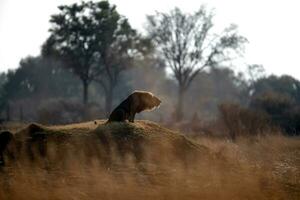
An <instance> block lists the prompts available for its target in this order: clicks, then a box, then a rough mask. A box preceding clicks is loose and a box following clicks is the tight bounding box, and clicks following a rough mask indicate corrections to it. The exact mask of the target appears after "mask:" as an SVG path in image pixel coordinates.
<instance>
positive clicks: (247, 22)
mask: <svg viewBox="0 0 300 200" xmlns="http://www.w3.org/2000/svg"><path fill="white" fill-rule="evenodd" d="M73 2H79V1H76V0H0V71H6V70H7V69H9V68H16V67H18V63H19V61H20V59H21V58H24V57H26V56H28V55H34V56H35V55H38V54H39V52H40V47H41V45H42V43H43V42H44V41H45V40H46V38H47V37H48V35H49V33H48V29H49V27H50V24H49V19H50V15H51V14H54V13H57V12H58V9H57V6H58V5H61V4H69V3H73ZM110 2H111V3H113V4H116V5H117V9H118V11H119V12H120V13H121V14H123V15H125V16H126V17H128V18H129V21H130V23H131V24H132V26H133V27H134V28H137V29H139V30H142V29H143V24H144V22H145V19H146V18H145V15H146V14H153V13H155V11H169V10H170V9H172V8H173V7H175V6H177V7H180V8H181V9H182V10H184V11H187V12H191V11H195V10H196V9H198V8H199V7H200V5H201V4H203V3H206V4H207V6H208V7H211V8H215V13H216V16H215V24H216V26H217V27H219V28H222V27H225V26H226V25H229V24H230V23H235V24H237V25H238V26H239V30H240V34H242V35H244V36H245V37H247V38H248V40H249V42H250V43H249V44H247V46H246V52H245V58H244V61H243V62H244V63H248V64H254V63H255V64H263V65H264V67H265V68H266V71H267V73H269V74H270V73H275V74H278V75H280V74H290V75H292V76H294V77H297V78H298V79H300V60H299V58H298V57H300V50H299V48H300V11H299V10H300V1H299V0H243V1H242V0H226V1H225V0H149V1H146V0H144V1H142V0H111V1H110Z"/></svg>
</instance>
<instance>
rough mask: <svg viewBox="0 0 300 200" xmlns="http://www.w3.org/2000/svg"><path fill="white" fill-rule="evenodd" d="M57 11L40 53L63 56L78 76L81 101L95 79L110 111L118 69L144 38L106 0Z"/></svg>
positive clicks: (120, 68) (124, 63) (75, 5)
mask: <svg viewBox="0 0 300 200" xmlns="http://www.w3.org/2000/svg"><path fill="white" fill-rule="evenodd" d="M59 10H60V13H59V14H56V15H52V17H51V20H50V22H51V23H52V28H51V29H50V32H51V36H50V37H49V39H48V40H47V41H46V43H45V45H44V48H43V52H44V54H46V55H56V56H59V57H60V58H63V60H64V61H65V63H67V66H68V67H69V68H71V69H72V71H73V72H74V73H75V74H76V75H77V76H78V77H79V78H80V79H81V81H82V84H83V102H84V104H86V103H87V101H88V87H89V85H90V83H91V82H92V81H93V80H96V79H97V81H98V82H99V83H100V84H101V86H102V87H103V90H104V91H105V95H106V97H107V98H108V99H107V101H106V102H107V107H108V108H107V110H108V111H109V110H110V109H111V108H110V107H111V105H110V102H111V101H112V94H113V89H114V87H115V85H116V83H117V82H118V78H119V75H120V72H121V71H123V70H124V69H126V67H128V65H130V62H131V60H132V58H133V56H134V55H135V54H137V48H138V47H140V46H142V44H144V43H147V41H146V40H143V39H141V37H140V36H138V34H137V33H136V31H135V30H134V29H132V28H131V26H130V24H129V23H128V20H127V19H126V18H125V17H123V16H121V15H120V14H119V13H118V12H117V10H116V6H112V5H110V4H109V2H108V1H100V2H91V1H90V2H81V3H80V4H77V3H74V4H72V5H70V6H67V5H65V6H60V7H59ZM141 50H143V48H141Z"/></svg>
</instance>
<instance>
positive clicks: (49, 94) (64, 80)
mask: <svg viewBox="0 0 300 200" xmlns="http://www.w3.org/2000/svg"><path fill="white" fill-rule="evenodd" d="M213 16H214V13H213V12H212V11H211V10H208V9H207V8H206V7H205V6H202V7H201V8H200V9H199V10H198V11H196V12H195V13H183V12H182V11H181V10H180V9H179V8H175V9H174V10H172V11H171V12H169V13H156V14H155V15H152V16H148V17H147V26H146V27H147V29H146V34H141V33H139V32H138V31H137V30H135V29H133V28H132V27H131V25H130V23H129V21H128V20H127V18H126V17H124V16H122V15H120V14H119V13H118V11H117V9H116V6H114V5H111V4H110V3H109V2H108V1H100V2H81V3H79V4H77V3H75V4H72V5H64V6H59V12H58V13H57V14H54V15H52V16H51V18H50V23H51V28H50V29H49V32H50V36H49V38H47V40H46V41H45V42H44V44H43V45H42V49H41V54H40V55H39V56H37V57H27V58H25V59H22V60H21V61H20V65H19V67H18V68H17V69H16V70H11V71H8V72H6V73H3V74H1V76H0V85H1V90H0V95H1V96H0V109H1V114H2V120H20V121H37V122H41V123H48V124H58V123H71V122H78V121H83V120H89V119H95V118H105V117H106V116H107V115H108V114H109V112H110V111H111V110H112V108H113V107H114V106H115V105H116V104H118V103H119V102H120V101H121V100H122V99H124V98H125V97H126V96H127V95H128V94H130V93H131V92H132V91H133V90H147V91H151V92H153V93H155V94H156V95H157V96H159V97H160V98H161V99H162V101H163V104H162V106H161V108H160V109H159V110H157V111H155V112H150V113H144V114H142V117H143V118H148V119H151V120H155V121H161V122H164V123H173V122H182V121H189V120H191V119H193V120H195V119H201V120H205V121H208V120H212V119H215V118H217V116H218V115H221V116H223V119H225V118H226V117H227V118H228V117H232V116H231V115H230V114H229V113H231V114H232V113H236V114H235V115H234V116H239V114H240V113H243V112H241V110H242V109H249V110H251V111H253V112H254V113H256V114H259V113H263V114H261V115H263V116H266V118H267V119H268V120H267V121H268V123H270V124H272V125H274V126H278V127H280V128H282V129H283V130H284V131H285V132H287V133H289V134H297V133H298V131H299V125H298V124H299V123H298V122H299V103H300V88H299V87H300V85H299V81H298V80H295V79H294V78H292V77H290V76H282V77H276V76H269V77H266V76H264V75H263V73H262V71H263V70H262V69H263V68H262V67H261V66H259V65H249V68H248V69H249V70H248V73H247V77H250V78H247V79H246V78H245V75H243V74H235V73H234V71H233V70H231V69H230V68H228V67H227V66H228V64H230V61H231V60H232V59H233V58H234V57H236V56H239V55H241V54H242V53H243V48H244V45H245V44H246V43H247V39H246V38H244V37H243V36H241V35H239V34H238V29H237V26H235V25H229V26H228V27H227V28H225V29H224V30H223V31H222V32H221V33H217V32H215V31H214V23H213ZM224 103H226V104H224ZM221 104H223V105H221ZM219 111H221V112H219ZM227 123H230V120H229V121H228V122H227ZM241 123H242V122H240V124H241ZM245 126H246V125H245Z"/></svg>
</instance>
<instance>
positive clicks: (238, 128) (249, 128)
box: [219, 103, 270, 140]
mask: <svg viewBox="0 0 300 200" xmlns="http://www.w3.org/2000/svg"><path fill="white" fill-rule="evenodd" d="M219 112H220V120H221V122H222V124H223V127H224V128H225V131H226V132H227V134H228V135H229V137H230V138H231V139H232V140H235V139H236V137H237V136H240V135H248V136H249V135H259V134H263V133H265V132H266V131H267V130H269V129H270V126H269V125H270V122H269V118H268V116H267V115H266V114H265V113H263V112H259V111H254V110H251V109H248V108H243V107H241V106H239V105H237V104H228V103H226V104H221V105H219Z"/></svg>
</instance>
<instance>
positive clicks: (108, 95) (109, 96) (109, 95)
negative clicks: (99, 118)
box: [105, 87, 114, 117]
mask: <svg viewBox="0 0 300 200" xmlns="http://www.w3.org/2000/svg"><path fill="white" fill-rule="evenodd" d="M113 97H114V87H110V89H109V90H108V91H107V92H106V96H105V112H106V116H107V117H108V116H109V114H110V112H111V110H112V102H113Z"/></svg>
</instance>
